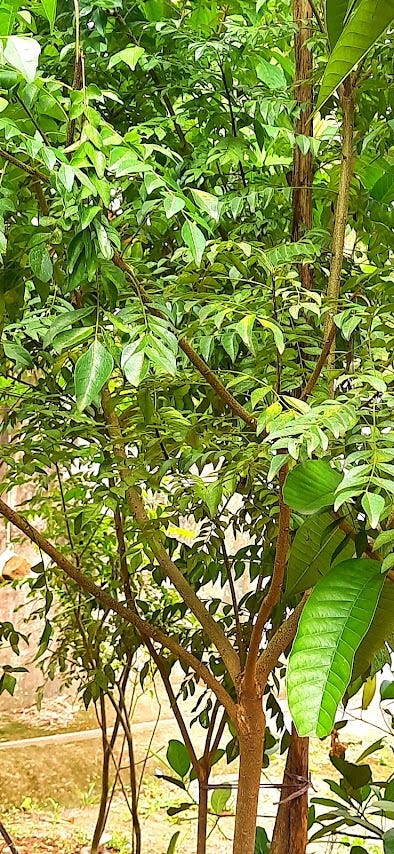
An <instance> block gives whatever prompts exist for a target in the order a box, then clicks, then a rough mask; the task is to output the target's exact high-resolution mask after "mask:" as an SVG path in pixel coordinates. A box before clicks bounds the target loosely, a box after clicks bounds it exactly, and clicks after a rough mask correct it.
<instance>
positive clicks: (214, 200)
mask: <svg viewBox="0 0 394 854" xmlns="http://www.w3.org/2000/svg"><path fill="white" fill-rule="evenodd" d="M192 194H193V198H194V201H195V202H196V204H197V205H198V207H199V208H201V210H203V211H205V212H206V213H207V214H208V215H209V216H210V217H212V219H214V220H215V221H216V222H218V221H219V199H218V197H217V196H213V195H212V193H205V192H204V191H203V190H192Z"/></svg>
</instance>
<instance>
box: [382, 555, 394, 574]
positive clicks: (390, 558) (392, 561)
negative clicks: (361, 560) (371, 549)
mask: <svg viewBox="0 0 394 854" xmlns="http://www.w3.org/2000/svg"><path fill="white" fill-rule="evenodd" d="M393 566H394V552H392V553H391V554H389V555H386V557H385V558H384V560H383V562H382V572H388V571H389V569H391V568H392V567H393Z"/></svg>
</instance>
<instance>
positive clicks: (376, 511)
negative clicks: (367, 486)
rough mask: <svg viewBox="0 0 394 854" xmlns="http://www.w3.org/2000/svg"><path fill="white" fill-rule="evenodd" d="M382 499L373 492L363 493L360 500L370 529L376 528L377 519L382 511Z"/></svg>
mask: <svg viewBox="0 0 394 854" xmlns="http://www.w3.org/2000/svg"><path fill="white" fill-rule="evenodd" d="M384 504H385V502H384V498H383V496H382V495H377V494H376V493H375V492H365V493H364V495H363V497H362V499H361V506H362V508H363V510H365V512H366V514H367V517H368V521H369V524H370V526H371V528H377V527H378V524H379V519H380V517H381V515H382V513H383V510H384Z"/></svg>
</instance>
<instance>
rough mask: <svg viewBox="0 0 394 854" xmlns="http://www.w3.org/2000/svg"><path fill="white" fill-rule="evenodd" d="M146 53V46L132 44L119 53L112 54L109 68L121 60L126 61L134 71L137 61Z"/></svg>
mask: <svg viewBox="0 0 394 854" xmlns="http://www.w3.org/2000/svg"><path fill="white" fill-rule="evenodd" d="M144 53H145V50H144V48H143V47H140V46H139V45H130V47H125V48H124V50H120V51H119V53H114V54H113V55H112V56H111V58H110V60H109V63H108V69H110V68H113V67H114V65H118V63H119V62H125V63H126V65H128V66H129V68H131V70H132V71H134V70H135V67H136V65H137V63H138V62H139V60H140V59H141V56H143V55H144Z"/></svg>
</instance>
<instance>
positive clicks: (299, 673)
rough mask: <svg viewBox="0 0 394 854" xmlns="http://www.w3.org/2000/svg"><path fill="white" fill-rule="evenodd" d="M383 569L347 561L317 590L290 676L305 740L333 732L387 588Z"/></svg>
mask: <svg viewBox="0 0 394 854" xmlns="http://www.w3.org/2000/svg"><path fill="white" fill-rule="evenodd" d="M379 570H380V567H379V564H377V562H376V561H373V560H367V559H362V558H360V559H355V560H347V561H344V562H343V563H340V564H338V565H337V566H335V567H334V568H333V569H332V570H331V571H330V572H329V573H327V575H325V576H324V577H323V578H322V579H321V580H320V581H319V582H318V583H317V585H316V587H315V589H314V590H313V591H312V593H311V596H310V598H309V600H308V601H307V603H306V605H305V608H304V610H303V612H302V614H301V619H300V622H299V626H298V631H297V635H296V638H295V641H294V644H293V648H292V651H291V653H290V658H289V665H288V673H287V695H288V701H289V709H290V712H291V715H292V717H293V720H294V723H295V725H296V727H297V731H298V734H299V735H300V736H317V737H318V738H324V737H325V736H326V735H329V733H330V732H331V730H332V728H333V726H334V721H335V715H336V712H337V708H338V705H339V703H340V702H341V700H342V697H343V695H344V693H345V691H346V688H347V686H348V684H349V680H350V676H351V672H352V666H353V660H354V656H355V652H356V650H357V648H358V647H359V645H360V643H361V641H362V639H363V637H364V636H365V635H366V633H367V631H368V629H369V626H370V625H371V622H372V619H373V615H374V613H375V611H376V607H377V604H378V601H379V596H380V593H381V590H382V586H383V583H384V582H383V579H382V575H381V573H380V571H379Z"/></svg>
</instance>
